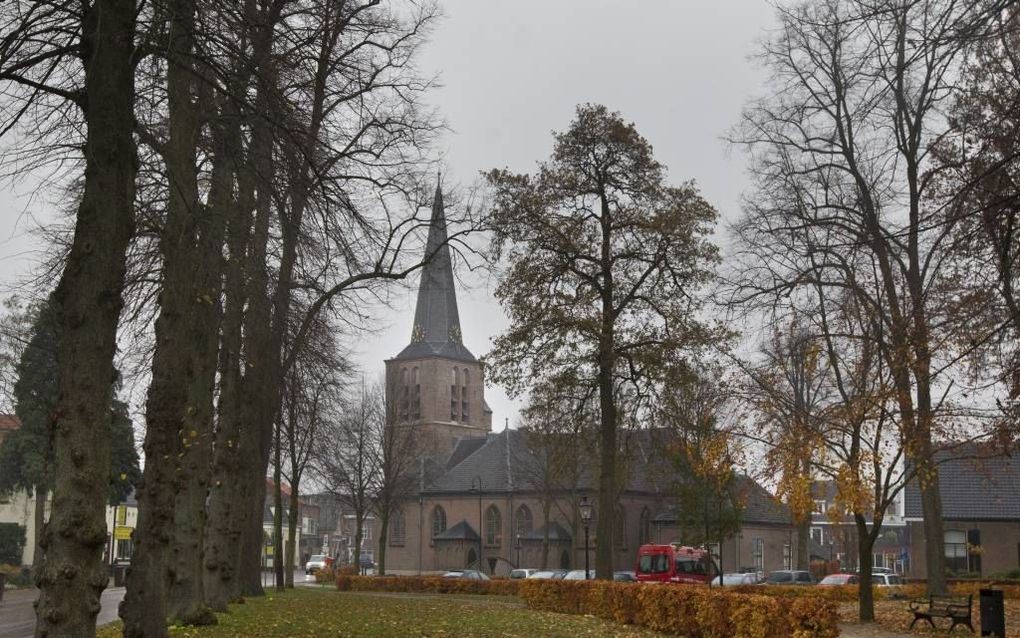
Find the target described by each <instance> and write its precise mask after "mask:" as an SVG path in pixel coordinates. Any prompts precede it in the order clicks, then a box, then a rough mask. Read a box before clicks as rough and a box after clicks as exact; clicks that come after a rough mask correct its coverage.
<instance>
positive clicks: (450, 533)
mask: <svg viewBox="0 0 1020 638" xmlns="http://www.w3.org/2000/svg"><path fill="white" fill-rule="evenodd" d="M433 538H435V540H437V541H477V540H478V538H479V536H478V532H476V531H475V528H473V527H471V525H469V524H468V522H467V521H461V522H459V523H457V524H456V525H454V526H453V527H450V528H447V529H446V530H445V531H444V532H443V533H441V534H437V535H436V536H434V537H433Z"/></svg>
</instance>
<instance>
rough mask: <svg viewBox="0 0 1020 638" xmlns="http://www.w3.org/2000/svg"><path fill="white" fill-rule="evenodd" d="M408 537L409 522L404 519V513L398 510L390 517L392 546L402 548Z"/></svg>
mask: <svg viewBox="0 0 1020 638" xmlns="http://www.w3.org/2000/svg"><path fill="white" fill-rule="evenodd" d="M406 535H407V520H406V519H405V518H404V512H402V511H401V510H397V511H395V512H393V514H392V515H391V517H390V534H389V536H390V545H394V546H396V547H400V546H402V545H403V544H404V540H405V538H406Z"/></svg>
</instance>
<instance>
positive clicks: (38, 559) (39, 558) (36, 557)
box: [32, 485, 49, 571]
mask: <svg viewBox="0 0 1020 638" xmlns="http://www.w3.org/2000/svg"><path fill="white" fill-rule="evenodd" d="M48 494H49V491H47V489H46V488H45V487H43V486H41V485H36V486H35V513H34V515H35V530H34V533H33V534H32V545H33V547H34V548H35V549H34V551H33V552H32V571H38V570H39V568H40V567H42V563H43V548H42V537H43V527H45V526H46V497H47V495H48Z"/></svg>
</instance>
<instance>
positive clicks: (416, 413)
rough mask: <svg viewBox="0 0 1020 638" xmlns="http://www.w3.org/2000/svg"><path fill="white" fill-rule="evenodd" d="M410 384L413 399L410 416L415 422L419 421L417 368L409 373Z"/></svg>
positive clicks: (419, 394) (419, 398)
mask: <svg viewBox="0 0 1020 638" xmlns="http://www.w3.org/2000/svg"><path fill="white" fill-rule="evenodd" d="M411 383H412V385H414V397H413V398H412V399H411V414H412V417H413V418H414V420H415V421H417V420H419V419H421V380H420V379H419V378H418V368H417V367H415V368H414V369H413V370H412V371H411Z"/></svg>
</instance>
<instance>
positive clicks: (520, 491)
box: [375, 188, 796, 574]
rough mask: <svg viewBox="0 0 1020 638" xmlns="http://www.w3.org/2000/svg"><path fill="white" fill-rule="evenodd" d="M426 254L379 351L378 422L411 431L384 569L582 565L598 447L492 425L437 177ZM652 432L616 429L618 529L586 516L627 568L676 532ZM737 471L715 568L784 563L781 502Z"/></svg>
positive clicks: (787, 538)
mask: <svg viewBox="0 0 1020 638" xmlns="http://www.w3.org/2000/svg"><path fill="white" fill-rule="evenodd" d="M426 253H427V254H429V255H431V259H430V260H429V262H427V264H426V265H425V267H424V268H423V269H422V273H421V282H420V285H419V290H418V298H417V304H416V307H415V315H414V324H413V329H412V333H411V341H410V343H409V344H408V345H406V346H404V347H402V348H401V349H400V350H399V352H398V354H397V355H396V356H395V357H394V358H392V359H389V360H387V361H386V392H387V403H388V405H389V406H390V407H389V410H388V411H389V417H390V423H389V427H391V428H393V429H394V431H395V432H411V433H412V434H411V435H412V436H414V437H415V441H416V443H418V445H416V451H417V452H416V454H417V457H416V463H415V467H416V476H417V483H418V489H417V494H416V497H415V498H412V499H410V500H409V501H407V502H406V503H404V505H403V506H402V507H401V508H400V509H399V510H398V511H397V512H396V513H394V514H393V515H392V517H391V519H390V528H389V530H388V534H387V538H388V540H387V543H388V547H387V549H386V569H387V572H392V573H421V572H437V571H443V570H449V569H463V568H465V567H475V568H481V569H482V570H484V571H485V572H488V573H495V574H506V573H507V572H509V570H510V569H511V568H512V567H534V568H539V567H546V568H560V567H562V568H572V567H577V566H578V565H584V563H585V551H586V547H585V544H584V532H583V527H582V525H581V521H580V516H579V511H578V502H579V501H580V499H581V498H584V497H587V498H588V499H590V500H592V501H594V500H596V489H595V484H596V480H597V455H596V454H595V453H594V452H592V451H590V450H585V449H582V447H581V446H578V445H573V446H572V447H567V449H565V450H559V451H557V452H553V453H550V452H549V451H548V450H547V449H546V450H543V449H542V447H541V445H540V444H539V443H538V442H537V441H536V439H535V438H534V436H533V435H532V436H529V435H528V434H527V433H525V432H523V431H517V430H513V429H511V428H510V427H509V426H508V427H506V429H504V430H503V431H502V432H499V433H494V432H493V431H492V412H491V410H490V409H489V406H488V404H487V403H486V401H485V378H484V375H485V367H484V363H483V362H482V361H480V360H479V359H478V358H476V357H475V356H474V354H472V352H471V351H470V350H469V349H468V348H467V346H466V345H465V344H464V343H463V341H462V334H461V326H460V316H459V313H458V309H457V295H456V287H455V278H454V274H453V266H452V260H451V254H450V250H449V247H448V245H447V232H446V219H445V212H444V209H443V198H442V192H441V190H440V189H438V188H437V190H436V196H435V200H434V202H433V208H432V221H431V225H430V229H429V235H428V241H427V245H426ZM395 349H396V348H395ZM661 436H662V433H661V432H656V431H652V430H647V429H646V430H623V431H621V432H620V444H621V446H622V448H623V455H624V457H625V458H624V460H623V461H622V462H621V480H622V486H621V489H620V493H619V498H618V504H617V506H616V508H615V511H613V512H607V513H606V514H605V515H607V516H612V517H613V520H614V523H615V528H616V529H615V533H614V534H613V538H612V539H599V538H596V536H595V527H596V526H595V524H592V525H591V527H590V530H589V531H590V541H591V542H590V544H589V546H588V548H587V551H589V552H590V555H589V559H590V560H593V559H594V547H595V545H596V544H597V543H599V542H609V543H611V544H612V546H613V556H614V564H615V565H616V566H617V568H618V569H631V568H633V565H634V561H635V558H636V555H637V550H638V548H639V547H640V546H641V545H642V544H644V543H649V542H660V541H661V542H671V541H683V538H682V536H681V532H680V527H679V526H678V525H677V521H676V510H675V508H676V505H677V498H676V497H675V496H674V495H673V494H672V492H671V487H672V486H673V485H674V484H675V480H676V478H675V468H674V466H673V464H672V462H671V461H670V460H668V459H667V458H666V453H665V450H666V449H667V448H668V442H665V441H661V440H658V439H657V437H661ZM555 455H559V456H560V457H561V458H559V459H553V458H551V456H555ZM555 461H561V462H562V461H566V465H569V466H570V468H571V470H570V471H569V472H560V475H558V476H557V477H556V478H555V480H553V479H550V478H549V475H548V473H547V472H544V470H545V469H547V466H548V465H549V464H550V462H555ZM561 464H562V463H561ZM561 469H562V468H561ZM624 475H625V476H624ZM738 484H739V487H740V490H741V491H742V498H743V501H744V516H743V526H742V529H741V532H740V533H739V534H736V535H735V536H734V537H732V538H729V539H726V541H725V542H724V543H723V548H722V555H723V566H724V569H725V570H726V571H733V570H736V569H738V568H748V569H751V568H757V569H760V570H765V571H767V570H772V569H779V568H782V567H789V565H790V558H791V557H792V556H795V555H796V554H795V547H794V543H795V541H796V539H795V535H794V534H793V533H792V529H793V528H792V526H791V524H790V514H789V511H788V510H787V509H786V508H785V507H783V506H782V505H781V504H780V503H778V501H776V499H775V498H774V497H772V495H771V494H769V493H768V492H767V491H766V490H765V489H764V488H762V487H761V486H760V485H758V484H757V483H755V482H754V481H753V480H751V479H749V478H747V477H740V478H739V481H738ZM671 512H672V514H671ZM598 516H600V513H599V512H598V511H596V512H595V517H596V518H597V517H598ZM375 537H376V538H379V534H378V533H376V534H375Z"/></svg>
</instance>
